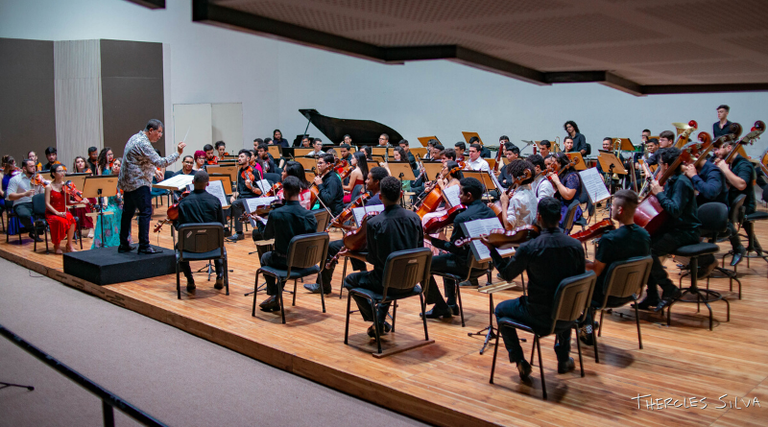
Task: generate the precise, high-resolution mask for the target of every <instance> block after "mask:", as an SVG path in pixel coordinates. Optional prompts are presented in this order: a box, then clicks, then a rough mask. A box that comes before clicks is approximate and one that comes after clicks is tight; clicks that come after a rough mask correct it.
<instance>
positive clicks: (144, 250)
mask: <svg viewBox="0 0 768 427" xmlns="http://www.w3.org/2000/svg"><path fill="white" fill-rule="evenodd" d="M162 252H163V250H162V249H160V248H154V247H152V246H150V247H148V248H139V253H140V254H146V255H154V254H159V253H162Z"/></svg>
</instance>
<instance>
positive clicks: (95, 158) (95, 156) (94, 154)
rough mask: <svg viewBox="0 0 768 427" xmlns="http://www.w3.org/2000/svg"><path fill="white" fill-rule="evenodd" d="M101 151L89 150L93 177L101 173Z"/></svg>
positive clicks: (89, 162)
mask: <svg viewBox="0 0 768 427" xmlns="http://www.w3.org/2000/svg"><path fill="white" fill-rule="evenodd" d="M98 165H99V149H98V148H96V147H89V148H88V169H90V170H91V175H94V176H95V175H98V173H99V168H98Z"/></svg>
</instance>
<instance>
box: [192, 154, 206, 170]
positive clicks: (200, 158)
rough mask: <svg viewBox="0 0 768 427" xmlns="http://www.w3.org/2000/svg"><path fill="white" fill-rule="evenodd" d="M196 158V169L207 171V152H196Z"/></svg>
mask: <svg viewBox="0 0 768 427" xmlns="http://www.w3.org/2000/svg"><path fill="white" fill-rule="evenodd" d="M194 157H195V166H194V169H195V170H196V171H199V170H205V166H206V160H207V157H206V155H205V151H203V150H197V151H195V154H194Z"/></svg>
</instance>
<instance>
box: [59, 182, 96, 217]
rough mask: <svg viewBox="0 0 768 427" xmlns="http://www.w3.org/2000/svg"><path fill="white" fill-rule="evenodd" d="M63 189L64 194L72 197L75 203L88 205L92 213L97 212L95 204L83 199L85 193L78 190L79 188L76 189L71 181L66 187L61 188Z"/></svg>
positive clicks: (66, 183)
mask: <svg viewBox="0 0 768 427" xmlns="http://www.w3.org/2000/svg"><path fill="white" fill-rule="evenodd" d="M61 189H62V190H64V193H66V194H67V195H68V196H69V197H71V198H72V200H74V201H75V203H87V204H88V206H90V208H91V210H92V211H95V210H96V206H94V204H93V203H91V202H90V201H88V200H87V199H86V198H84V197H83V192H82V191H80V190H78V189H77V187H75V183H73V182H72V181H71V180H68V181H67V182H65V183H64V185H62V186H61Z"/></svg>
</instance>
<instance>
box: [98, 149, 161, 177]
mask: <svg viewBox="0 0 768 427" xmlns="http://www.w3.org/2000/svg"><path fill="white" fill-rule="evenodd" d="M153 150H154V148H153ZM114 161H115V154H114V153H113V152H112V149H111V148H109V147H104V148H102V149H101V151H100V152H99V157H98V160H97V165H96V167H97V171H96V174H97V175H110V174H111V173H112V172H111V171H112V163H113V162H114Z"/></svg>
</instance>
